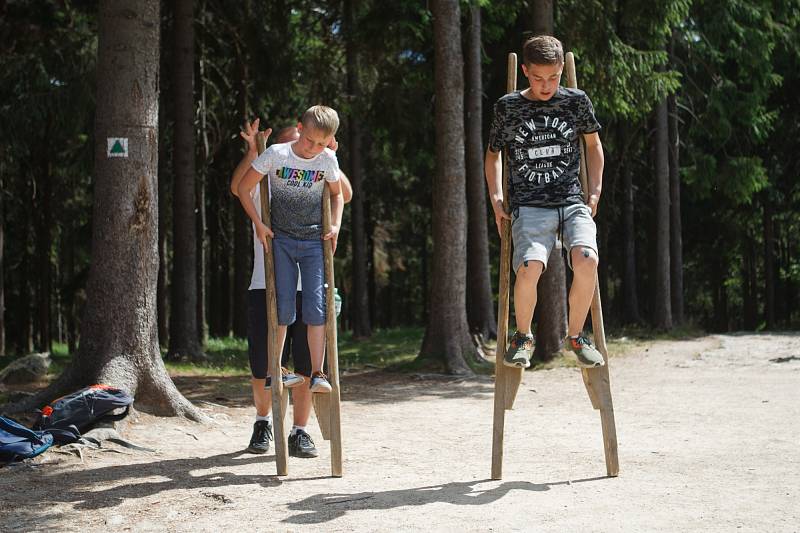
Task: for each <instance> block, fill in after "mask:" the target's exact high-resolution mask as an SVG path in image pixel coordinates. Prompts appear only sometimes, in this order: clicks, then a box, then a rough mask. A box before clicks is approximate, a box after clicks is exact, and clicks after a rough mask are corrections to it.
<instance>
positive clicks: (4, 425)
mask: <svg viewBox="0 0 800 533" xmlns="http://www.w3.org/2000/svg"><path fill="white" fill-rule="evenodd" d="M52 445H53V435H51V434H49V433H45V432H43V431H33V430H31V429H28V428H26V427H25V426H23V425H21V424H19V423H18V422H16V421H15V420H12V419H10V418H6V417H4V416H0V462H3V463H11V462H13V461H19V460H22V459H27V458H29V457H36V456H37V455H39V454H40V453H42V452H43V451H45V450H46V449H48V448H49V447H50V446H52Z"/></svg>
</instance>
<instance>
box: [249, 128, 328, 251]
mask: <svg viewBox="0 0 800 533" xmlns="http://www.w3.org/2000/svg"><path fill="white" fill-rule="evenodd" d="M295 142H296V141H292V142H288V143H283V144H273V145H272V146H270V147H269V148H267V149H266V150H265V151H264V152H263V153H262V154H261V155H260V156H258V158H257V159H256V160H255V161H253V164H252V167H253V169H255V171H256V172H258V173H259V174H264V176H265V177H267V178H268V179H269V186H270V192H271V197H272V201H271V202H270V212H271V214H272V229H273V230H274V231H276V232H278V233H283V234H284V235H288V236H289V237H292V238H295V239H303V240H311V239H320V238H322V191H323V187H324V186H325V182H326V181H331V182H333V181H337V180H338V179H339V162H338V161H337V159H336V153H335V152H334V151H333V150H331V149H329V148H325V150H323V151H322V152H320V153H319V154H317V155H316V156H314V157H312V158H311V159H304V158H302V157H300V156H298V155H296V154H295V153H294V151H293V150H292V145H293V144H294V143H295Z"/></svg>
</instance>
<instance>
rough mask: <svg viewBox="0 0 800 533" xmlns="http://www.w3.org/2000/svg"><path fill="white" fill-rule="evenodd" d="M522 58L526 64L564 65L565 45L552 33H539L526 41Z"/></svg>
mask: <svg viewBox="0 0 800 533" xmlns="http://www.w3.org/2000/svg"><path fill="white" fill-rule="evenodd" d="M522 60H523V61H524V63H525V64H526V65H563V64H564V47H563V46H562V45H561V41H559V40H558V39H556V38H555V37H553V36H551V35H537V36H536V37H531V38H530V39H528V40H527V41H525V44H524V45H523V46H522Z"/></svg>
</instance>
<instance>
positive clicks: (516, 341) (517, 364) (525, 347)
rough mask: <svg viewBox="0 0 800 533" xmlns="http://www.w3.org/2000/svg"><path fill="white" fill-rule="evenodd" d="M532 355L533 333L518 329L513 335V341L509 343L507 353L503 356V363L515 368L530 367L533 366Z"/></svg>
mask: <svg viewBox="0 0 800 533" xmlns="http://www.w3.org/2000/svg"><path fill="white" fill-rule="evenodd" d="M532 355H533V335H531V334H530V333H528V334H527V335H526V334H525V333H520V332H519V331H517V332H515V333H514V336H513V337H511V342H509V343H508V348H507V349H506V354H505V356H503V364H504V365H506V366H512V367H514V368H528V367H529V366H531V356H532Z"/></svg>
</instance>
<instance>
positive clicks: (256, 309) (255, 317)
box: [247, 289, 311, 379]
mask: <svg viewBox="0 0 800 533" xmlns="http://www.w3.org/2000/svg"><path fill="white" fill-rule="evenodd" d="M296 301H297V320H295V321H294V324H292V325H291V326H289V327H288V328H287V330H286V342H284V343H283V354H281V365H282V366H287V365H288V363H289V354H290V353H291V354H292V360H293V361H294V371H295V373H297V374H301V375H303V376H306V377H310V376H311V352H310V351H309V349H308V331H307V329H306V325H305V323H304V322H303V320H302V318H303V298H302V293H301V292H299V291H298V292H297V299H296ZM247 351H248V354H249V356H250V371H251V372H252V374H253V377H254V378H256V379H265V378H266V377H267V291H266V289H252V290H249V291H247Z"/></svg>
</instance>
